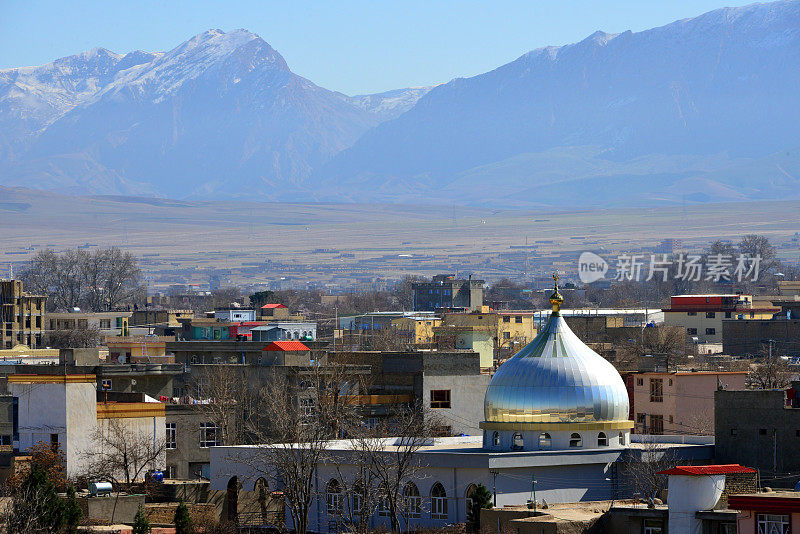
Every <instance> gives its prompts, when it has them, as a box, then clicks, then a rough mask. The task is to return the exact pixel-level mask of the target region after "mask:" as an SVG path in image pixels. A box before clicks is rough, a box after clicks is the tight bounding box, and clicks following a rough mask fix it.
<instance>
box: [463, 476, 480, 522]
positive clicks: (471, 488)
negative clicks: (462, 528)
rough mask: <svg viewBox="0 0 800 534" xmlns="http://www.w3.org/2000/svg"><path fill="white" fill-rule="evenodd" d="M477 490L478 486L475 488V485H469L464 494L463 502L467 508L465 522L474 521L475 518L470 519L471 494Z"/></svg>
mask: <svg viewBox="0 0 800 534" xmlns="http://www.w3.org/2000/svg"><path fill="white" fill-rule="evenodd" d="M477 489H478V486H476V485H475V484H470V485H469V486H467V491H466V492H464V502H465V504H466V507H467V514H466V518H467V521H475V518H473V517H471V516H472V494H473V493H475V490H477Z"/></svg>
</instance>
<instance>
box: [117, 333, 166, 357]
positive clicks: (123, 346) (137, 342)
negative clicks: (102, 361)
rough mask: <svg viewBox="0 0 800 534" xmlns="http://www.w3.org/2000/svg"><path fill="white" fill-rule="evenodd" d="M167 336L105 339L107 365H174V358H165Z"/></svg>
mask: <svg viewBox="0 0 800 534" xmlns="http://www.w3.org/2000/svg"><path fill="white" fill-rule="evenodd" d="M174 340H175V338H174V337H168V336H161V337H159V336H154V335H147V336H127V337H109V338H106V345H107V346H108V359H107V360H108V363H142V362H154V363H175V357H174V356H167V355H166V354H167V353H166V346H167V343H166V342H167V341H174Z"/></svg>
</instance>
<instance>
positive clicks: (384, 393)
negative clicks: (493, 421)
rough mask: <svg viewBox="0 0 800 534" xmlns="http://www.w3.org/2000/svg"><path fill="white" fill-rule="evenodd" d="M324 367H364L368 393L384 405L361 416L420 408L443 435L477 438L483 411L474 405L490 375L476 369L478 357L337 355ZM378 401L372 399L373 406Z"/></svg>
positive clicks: (384, 353) (376, 416) (463, 354)
mask: <svg viewBox="0 0 800 534" xmlns="http://www.w3.org/2000/svg"><path fill="white" fill-rule="evenodd" d="M327 358H328V362H330V363H342V364H351V365H364V366H369V368H370V369H371V373H370V381H369V383H368V386H367V388H368V391H367V392H368V394H369V395H373V396H377V397H381V399H380V400H382V401H385V402H382V403H380V404H378V403H377V402H376V403H375V404H373V405H371V406H370V407H369V409H368V410H367V411H366V413H365V417H366V418H367V419H370V420H378V419H380V418H382V417H386V416H391V410H390V408H392V406H390V405H393V404H404V405H407V406H408V407H411V406H413V405H414V403H417V402H419V403H421V407H424V408H425V409H427V410H430V412H431V413H432V414H434V415H436V416H437V418H439V419H440V420H441V422H442V424H444V425H445V427H446V428H444V429H442V430H443V431H444V432H446V433H447V434H453V435H457V434H468V435H476V434H480V432H481V430H480V427H479V423H480V421H482V420H483V407H482V405H481V404H480V403H478V402H475V399H479V398H481V397H482V396H483V394H484V393H485V391H486V387H487V386H488V385H489V380H490V376H489V375H488V374H487V373H484V372H483V371H482V370H481V363H480V356H479V355H478V354H477V353H475V352H471V351H436V352H433V351H413V352H389V351H381V352H378V351H352V352H351V351H341V352H331V353H328V357H327ZM377 400H378V399H377V398H376V401H377Z"/></svg>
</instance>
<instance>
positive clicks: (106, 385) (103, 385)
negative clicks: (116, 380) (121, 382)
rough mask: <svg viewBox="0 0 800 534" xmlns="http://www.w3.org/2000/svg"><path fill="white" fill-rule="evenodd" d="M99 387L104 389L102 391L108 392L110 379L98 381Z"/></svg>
mask: <svg viewBox="0 0 800 534" xmlns="http://www.w3.org/2000/svg"><path fill="white" fill-rule="evenodd" d="M100 386H101V389H104V390H105V389H108V390H110V389H111V379H110V378H104V379H102V380H101V381H100Z"/></svg>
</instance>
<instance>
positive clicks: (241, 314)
mask: <svg viewBox="0 0 800 534" xmlns="http://www.w3.org/2000/svg"><path fill="white" fill-rule="evenodd" d="M214 319H216V320H218V321H228V322H233V323H236V322H242V321H255V320H256V311H255V310H242V309H238V308H235V309H231V310H214Z"/></svg>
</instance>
